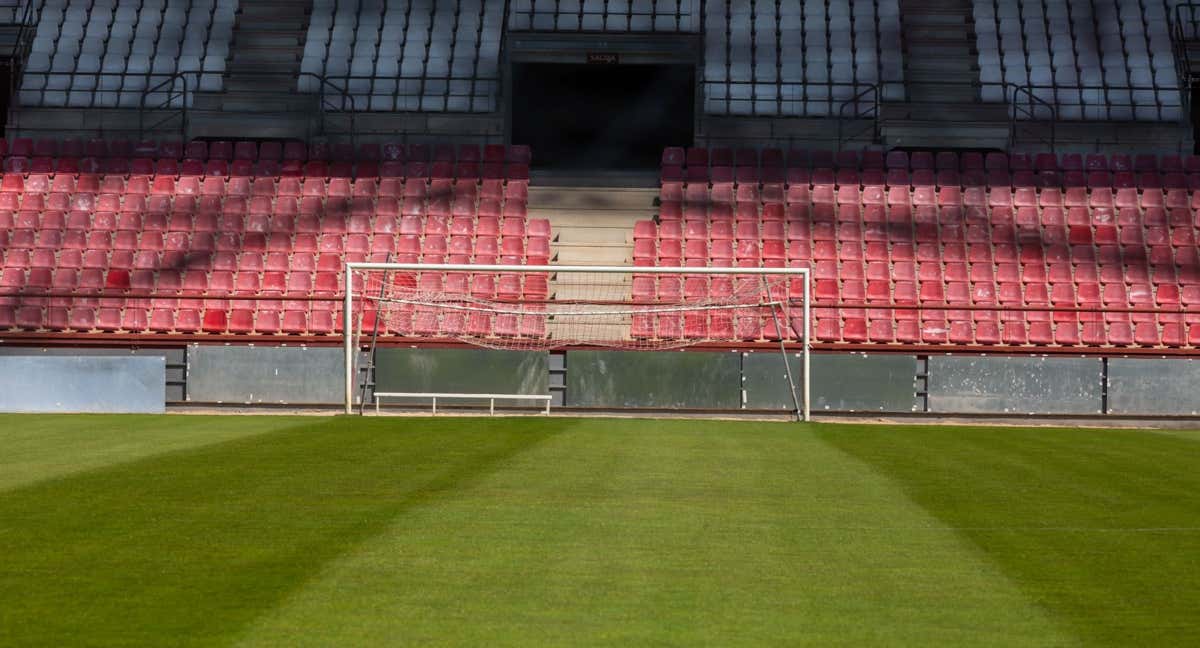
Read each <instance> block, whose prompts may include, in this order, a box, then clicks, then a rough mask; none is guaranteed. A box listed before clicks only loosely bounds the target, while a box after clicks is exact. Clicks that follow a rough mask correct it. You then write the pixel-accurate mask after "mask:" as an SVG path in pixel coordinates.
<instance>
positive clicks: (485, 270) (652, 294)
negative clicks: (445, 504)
mask: <svg viewBox="0 0 1200 648" xmlns="http://www.w3.org/2000/svg"><path fill="white" fill-rule="evenodd" d="M807 273H808V271H807V269H804V268H708V267H704V268H688V267H613V266H516V265H513V266H502V265H452V264H420V263H394V264H393V263H351V264H348V265H347V267H346V282H347V285H346V291H347V292H346V304H345V315H346V321H345V326H346V328H345V330H346V331H350V335H349V336H348V337H347V349H351V348H362V345H363V343H364V342H366V343H367V344H369V345H370V346H372V347H373V345H374V344H375V343H376V342H377V341H378V340H379V339H381V338H382V339H387V338H403V339H405V340H406V341H427V342H436V341H455V342H461V343H466V344H471V345H474V346H479V347H485V348H490V349H500V350H514V351H546V350H553V349H562V348H568V347H569V348H577V347H601V348H610V349H620V350H633V351H640V350H647V351H655V350H669V349H679V348H683V347H689V346H698V345H699V346H721V345H735V344H746V343H760V344H761V343H769V344H772V345H775V344H778V346H779V349H780V350H781V351H783V352H785V353H786V349H787V348H788V347H789V346H792V347H793V348H795V346H796V345H799V349H798V350H801V351H802V352H803V354H804V356H803V357H804V359H805V365H807V357H808V356H807V347H808V345H807V343H806V341H807V339H808V330H807V325H806V322H808V299H807V298H808V274H807ZM348 357H350V356H349V352H348ZM785 365H786V363H785ZM805 374H807V371H806V372H805ZM805 383H807V380H806V381H805ZM793 393H795V390H794V389H793ZM797 400H799V399H797ZM796 405H797V410H799V409H802V408H801V407H800V403H799V402H797V403H796ZM804 409H806V408H804Z"/></svg>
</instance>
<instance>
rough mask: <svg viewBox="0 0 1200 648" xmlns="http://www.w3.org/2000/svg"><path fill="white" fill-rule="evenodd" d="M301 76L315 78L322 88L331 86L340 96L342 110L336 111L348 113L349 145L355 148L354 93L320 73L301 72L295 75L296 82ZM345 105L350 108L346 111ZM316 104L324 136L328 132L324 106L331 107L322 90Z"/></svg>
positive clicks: (355, 110)
mask: <svg viewBox="0 0 1200 648" xmlns="http://www.w3.org/2000/svg"><path fill="white" fill-rule="evenodd" d="M302 77H305V78H306V77H312V78H315V79H317V82H318V83H320V84H321V87H322V88H326V87H328V88H332V89H333V90H334V91H335V92H336V93H337V94H338V96H339V97H340V98H341V101H342V103H341V106H342V110H341V111H338V112H341V113H343V114H348V115H349V117H350V132H349V136H350V146H351V147H352V148H355V149H357V144H356V142H355V139H356V131H357V128H356V118H355V115H356V114H357V112H358V111H357V106H356V104H355V102H354V95H351V94H350V93H349V92H348V91H347V90H346V88H342V87H338V85H337V84H335V83H333V82H332V81H330V80H329V79H328V78H326V77H324V76H322V75H319V74H314V73H312V72H301V73H299V74H298V75H297V77H296V80H297V82H299V80H300V78H302ZM346 105H349V106H350V110H349V111H348V112H347V111H346V110H345V107H346ZM317 106H318V108H319V111H318V114H319V120H320V134H321V135H322V136H325V135H327V134H328V133H327V130H326V127H325V118H326V112H328V111H327V110H326V108H328V107H331V104H330V103H329V100H328V99H327V98H326V96H325V93H324V92H321V93H320V99H319V101H318V102H317Z"/></svg>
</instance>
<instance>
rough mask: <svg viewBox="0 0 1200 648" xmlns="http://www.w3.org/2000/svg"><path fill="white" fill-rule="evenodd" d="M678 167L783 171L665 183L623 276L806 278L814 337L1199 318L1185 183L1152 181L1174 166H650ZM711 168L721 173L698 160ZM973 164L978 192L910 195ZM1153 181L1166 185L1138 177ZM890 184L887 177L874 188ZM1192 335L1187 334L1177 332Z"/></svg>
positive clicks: (1170, 327)
mask: <svg viewBox="0 0 1200 648" xmlns="http://www.w3.org/2000/svg"><path fill="white" fill-rule="evenodd" d="M725 151H728V149H726V150H725ZM709 153H714V155H713V156H709V155H708V154H709ZM680 156H682V160H683V163H684V164H687V163H688V161H689V159H688V158H689V156H690V161H691V162H694V163H696V166H697V168H700V169H703V170H705V171H706V172H707V173H712V172H714V171H717V170H718V169H725V168H729V167H725V166H724V163H726V162H733V164H734V165H735V166H734V167H733V168H735V169H738V170H740V169H742V168H743V167H739V166H736V165H737V163H738V162H739V161H740V162H742V163H744V166H745V167H747V168H751V169H753V168H754V167H753V165H754V164H755V163H757V164H758V165H759V167H758V170H759V171H760V172H761V173H762V174H763V176H767V175H769V173H770V172H771V169H775V170H780V171H782V174H783V175H784V180H783V181H781V182H776V183H771V182H768V183H757V182H754V181H753V179H752V178H750V177H748V178H746V179H747V180H750V181H749V182H744V183H743V182H739V181H738V180H739V179H738V178H737V177H736V172H735V174H734V176H735V177H734V178H732V179H730V180H727V179H726V177H727V176H721V177H719V179H717V180H713V179H711V178H705V179H703V180H700V179H697V180H694V181H679V180H673V179H671V178H670V176H669V175H668V176H667V179H665V180H664V182H663V184H662V189H661V198H662V204H661V208H660V214H659V218H658V219H657V221H643V222H639V223H637V224H636V225H635V227H634V232H633V238H634V263H635V265H638V266H659V267H662V266H691V267H706V266H708V267H712V266H716V267H759V266H767V267H808V268H810V270H811V280H812V285H811V291H812V299H813V306H814V314H815V315H814V318H815V319H814V336H815V337H816V339H817V340H819V341H823V342H844V343H850V342H853V343H860V342H861V343H899V344H987V345H993V344H995V345H1007V344H1020V345H1068V346H1080V347H1089V346H1151V347H1156V346H1188V345H1191V344H1193V343H1195V342H1198V341H1200V310H1198V311H1197V312H1196V313H1189V312H1188V310H1189V309H1197V308H1198V307H1200V248H1198V247H1197V229H1198V228H1200V209H1193V208H1192V205H1193V201H1192V199H1193V195H1192V194H1193V192H1192V190H1191V189H1189V188H1188V187H1189V182H1188V181H1187V176H1184V175H1183V174H1182V173H1176V172H1172V171H1165V169H1177V170H1180V171H1182V170H1183V169H1184V168H1186V166H1187V164H1188V163H1186V162H1185V161H1184V160H1183V159H1182V158H1179V157H1174V158H1163V159H1162V160H1159V159H1157V158H1153V157H1149V156H1136V157H1133V158H1129V157H1120V156H1114V157H1112V158H1103V157H1099V156H1093V157H1084V156H1062V157H1061V158H1057V157H1054V156H1041V157H1039V156H1032V157H1025V158H1019V157H1017V156H1013V157H1009V156H999V155H995V156H982V155H981V156H977V157H974V156H973V157H970V158H968V156H965V155H964V156H962V157H961V158H952V157H951V156H945V155H937V154H928V155H920V156H918V155H913V156H911V157H907V156H906V157H904V158H901V157H900V156H898V155H895V156H884V155H879V156H870V157H869V161H868V156H863V157H861V158H855V159H854V160H851V159H850V156H849V155H847V156H844V157H843V162H845V163H846V167H845V168H843V169H841V170H840V171H835V170H834V167H835V166H836V165H835V164H831V165H829V167H828V169H827V170H820V169H817V170H811V171H810V170H809V169H808V168H807V167H798V168H787V167H785V166H782V165H786V163H787V162H786V158H785V157H784V155H783V153H782V152H781V151H778V150H776V153H771V154H768V153H767V152H765V151H764V152H763V153H762V154H761V155H759V156H757V159H756V156H754V155H751V154H750V153H746V152H736V151H735V152H731V153H730V154H729V155H728V156H727V154H726V153H724V152H723V153H720V154H715V151H704V152H698V150H697V149H693V150H689V151H683V150H681V149H675V150H674V151H668V152H667V153H666V154H665V155H664V159H665V160H666V161H667V162H668V163H672V164H673V163H677V162H679V161H680V159H681V157H680ZM711 157H719V158H720V159H719V160H718V161H719V162H721V163H723V164H722V165H718V166H705V165H709V164H710V163H711ZM730 157H732V159H730ZM739 157H740V158H741V159H740V160H739V159H738V158H739ZM968 159H969V160H970V162H968V163H966V164H964V161H966V160H968ZM764 160H766V161H769V163H764ZM1016 160H1020V161H1018V162H1017V163H1016V164H1013V162H1014V161H1016ZM864 161H866V164H863V163H864ZM776 163H779V164H778V165H777V164H776ZM1026 163H1028V164H1026ZM1014 166H1015V167H1022V166H1027V167H1028V171H1027V172H1029V173H1032V172H1033V171H1034V170H1035V169H1039V168H1040V169H1043V170H1045V171H1044V172H1046V173H1049V172H1051V170H1052V171H1053V172H1054V173H1061V174H1063V175H1073V174H1078V175H1080V176H1083V177H1084V178H1085V181H1084V182H1082V183H1080V184H1079V186H1067V187H1066V188H1063V187H1053V188H1037V187H1022V186H1014V184H1013V183H1011V182H1010V180H1011V178H1010V177H1009V176H1007V175H1004V176H1003V177H999V176H1000V174H999V173H996V174H994V175H991V176H990V177H989V174H991V173H992V172H998V171H1003V172H1005V174H1007V172H1008V170H1009V169H1010V168H1011V167H1014ZM689 168H690V167H689ZM1135 169H1136V170H1137V171H1136V172H1137V173H1139V174H1140V175H1139V176H1137V178H1138V179H1140V180H1142V182H1141V185H1142V188H1139V187H1138V186H1137V185H1138V183H1137V182H1133V183H1129V182H1120V181H1118V180H1120V179H1122V178H1126V177H1134V173H1135V171H1134V170H1135ZM910 170H911V171H910ZM971 170H973V171H975V172H978V173H980V174H982V175H983V176H984V178H985V183H981V185H980V186H966V187H964V186H962V185H960V184H958V183H957V182H945V183H944V184H942V185H938V184H937V183H936V182H929V183H921V184H918V185H916V186H913V185H910V180H911V178H912V177H920V176H922V175H926V176H928V177H933V178H934V179H935V180H937V179H944V178H953V175H954V174H957V173H959V172H960V171H962V173H963V174H964V175H966V174H967V173H970V172H971ZM1160 172H1162V176H1161V179H1162V180H1164V181H1163V182H1153V181H1150V180H1151V178H1150V176H1155V175H1157V174H1158V173H1160ZM717 173H718V175H719V174H720V173H721V172H720V171H717ZM1017 173H1019V171H1014V172H1013V174H1014V175H1016V174H1017ZM910 174H911V175H910ZM1088 175H1093V177H1092V178H1088V177H1087V176H1088ZM1101 176H1103V179H1104V180H1105V181H1104V182H1101V181H1100V180H1101ZM896 177H901V178H902V180H901V184H898V185H893V184H889V182H888V181H889V180H894V179H896ZM1073 177H1074V176H1073ZM1177 177H1182V178H1184V179H1183V181H1179V180H1177V179H1176V178H1177ZM864 178H869V179H870V180H871V182H870V183H868V184H863V183H862V181H863V179H864ZM988 179H991V180H997V179H1000V180H1001V182H998V183H997V184H992V185H988V184H986V180H988ZM1088 179H1091V180H1093V182H1092V183H1091V186H1089V183H1088V182H1087V181H1086V180H1088ZM1114 185H1115V186H1114ZM1122 185H1130V186H1122ZM1163 185H1166V186H1168V187H1171V188H1168V189H1165V190H1164V189H1163V188H1162V187H1163ZM1196 197H1197V199H1198V200H1197V202H1196V203H1195V204H1196V207H1197V208H1200V195H1197V196H1196ZM708 291H709V289H708V288H707V287H706V286H705V283H704V281H703V280H698V279H689V280H688V282H684V284H683V288H682V293H681V292H680V284H679V279H678V278H672V277H664V278H661V279H659V280H658V282H657V283H656V284H646V283H643V284H642V285H640V286H638V285H637V284H636V283H635V293H636V294H635V297H636V298H639V299H643V300H657V301H664V302H671V301H674V300H678V299H680V298H683V299H684V300H708V299H712V298H714V297H719V294H713V293H710V292H708ZM790 295H791V297H793V298H799V297H801V296H802V295H803V286H802V284H801V283H799V282H795V283H793V285H792V286H791V290H790ZM868 312H869V313H871V315H870V316H867V315H866V313H868ZM693 319H694V320H695V321H694V322H693V327H692V332H693V334H696V335H697V336H698V334H699V333H701V332H703V331H704V330H706V329H704V326H703V325H702V324H701V323H700V319H702V318H700V317H699V316H695V317H694V318H693ZM1193 324H1195V325H1196V326H1195V332H1196V333H1197V336H1196V337H1189V335H1188V333H1189V332H1191V331H1192V330H1193V329H1192V325H1193ZM721 326H722V327H724V328H727V327H728V324H727V323H726V322H722V324H721ZM753 328H754V327H753V326H750V327H748V328H747V329H745V331H752V330H753ZM767 333H769V332H765V333H763V334H762V336H763V337H768V338H769V337H770V336H769V335H767ZM751 339H761V338H760V336H757V335H755V336H751Z"/></svg>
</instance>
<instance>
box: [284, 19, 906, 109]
mask: <svg viewBox="0 0 1200 648" xmlns="http://www.w3.org/2000/svg"><path fill="white" fill-rule="evenodd" d="M709 4H710V7H709V8H708V10H707V12H706V13H705V19H706V20H707V24H706V25H704V35H705V45H704V47H705V57H706V62H705V78H704V82H705V110H706V111H707V112H710V113H714V114H756V115H786V116H829V115H836V114H837V112H838V109H839V108H840V106H841V104H842V102H844V101H845V100H847V99H850V98H852V97H853V96H854V95H855V94H857V93H858V92H859V91H862V90H864V89H866V88H867V87H868V86H870V85H871V84H874V83H877V82H885V84H884V86H883V90H884V96H885V97H886V98H891V99H898V98H903V95H904V90H903V85H902V81H903V65H902V53H901V47H900V17H899V16H900V10H899V2H898V0H867V1H865V2H832V3H825V2H819V3H814V2H799V1H798V0H793V1H787V2H782V3H758V4H755V3H745V2H716V3H709ZM503 21H504V14H503V3H496V2H483V1H482V0H457V1H455V2H437V3H428V4H427V5H420V4H417V3H411V2H405V1H400V2H385V3H373V4H372V3H360V2H356V1H346V0H317V2H315V3H314V5H313V15H312V22H311V24H310V27H309V32H308V39H307V42H306V46H305V50H304V52H305V53H304V60H303V64H302V71H303V72H306V73H310V74H314V75H324V76H325V77H327V78H328V79H330V81H331V82H332V83H333V84H334V85H335V86H338V87H345V88H346V89H347V90H348V92H349V94H350V95H351V96H352V97H354V106H353V108H354V109H357V110H370V111H380V110H384V111H391V110H421V111H443V110H444V111H470V112H487V111H492V110H495V109H496V105H497V103H496V102H497V96H498V92H499V85H498V66H499V51H500V50H499V45H500V41H501V32H502V27H503ZM699 27H700V10H699V5H698V4H697V3H684V2H674V1H672V2H661V1H647V2H635V3H628V2H622V3H616V2H611V3H610V2H604V1H602V0H582V1H580V2H573V3H558V2H531V1H530V0H518V1H516V2H513V3H512V5H511V7H510V9H509V17H508V28H509V29H513V30H530V29H532V30H552V31H553V30H557V31H578V30H585V31H616V32H672V33H674V32H684V33H696V32H698V31H699ZM299 84H300V89H301V90H302V91H305V92H324V93H325V94H327V95H331V94H332V93H333V90H332V89H331V88H329V87H328V86H320V84H319V82H318V81H317V79H316V78H315V77H302V78H301V79H300V80H299ZM319 86H320V87H319Z"/></svg>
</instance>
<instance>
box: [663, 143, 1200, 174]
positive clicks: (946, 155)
mask: <svg viewBox="0 0 1200 648" xmlns="http://www.w3.org/2000/svg"><path fill="white" fill-rule="evenodd" d="M662 167H663V169H664V171H665V170H668V169H670V170H672V172H674V171H675V170H682V169H686V170H688V175H699V172H700V170H701V169H706V168H723V167H730V168H736V169H746V168H749V169H763V170H766V169H836V170H839V171H842V170H868V169H886V170H889V171H890V170H894V169H903V170H908V171H925V170H928V171H959V172H963V173H966V172H970V171H1114V172H1116V171H1134V172H1138V173H1141V172H1149V171H1162V172H1187V173H1197V172H1200V156H1196V155H1186V156H1185V155H1174V154H1168V155H1162V156H1159V155H1155V154H1150V153H1145V154H1137V155H1129V154H1125V153H1114V154H1111V155H1109V154H1103V153H1063V154H1061V155H1056V154H1054V153H1035V154H1030V153H1001V152H998V151H995V152H989V153H984V152H979V151H967V152H963V153H961V154H960V153H956V152H954V151H939V152H933V151H915V152H912V153H909V152H906V151H886V152H885V151H878V150H874V151H873V150H864V151H855V150H844V151H838V152H836V153H835V152H833V151H829V150H808V149H788V150H784V149H782V148H766V149H762V150H759V149H754V148H748V147H747V148H729V147H716V148H706V147H699V146H693V147H688V148H683V147H668V148H666V149H664V150H663V154H662ZM693 168H695V169H696V172H692V171H690V170H691V169H693Z"/></svg>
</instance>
